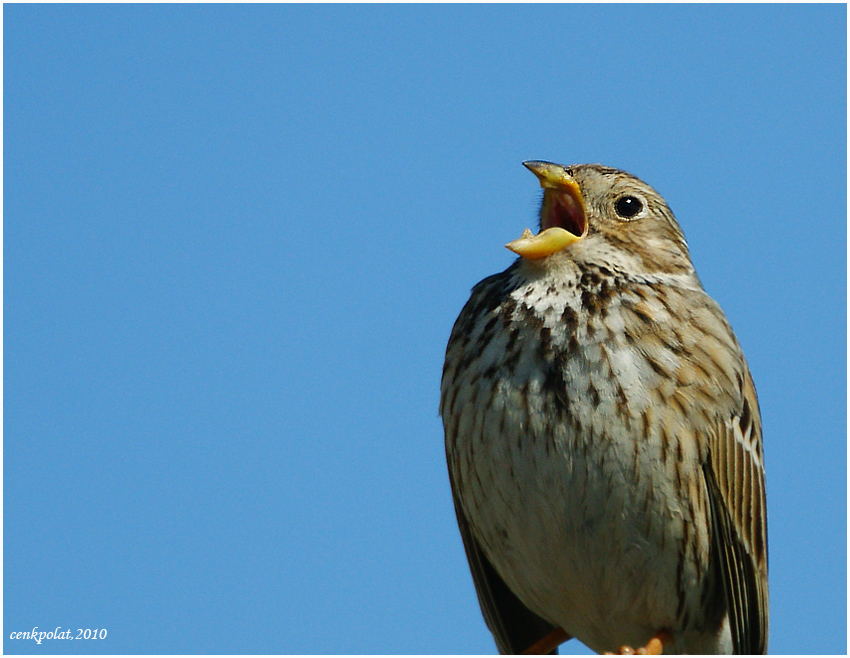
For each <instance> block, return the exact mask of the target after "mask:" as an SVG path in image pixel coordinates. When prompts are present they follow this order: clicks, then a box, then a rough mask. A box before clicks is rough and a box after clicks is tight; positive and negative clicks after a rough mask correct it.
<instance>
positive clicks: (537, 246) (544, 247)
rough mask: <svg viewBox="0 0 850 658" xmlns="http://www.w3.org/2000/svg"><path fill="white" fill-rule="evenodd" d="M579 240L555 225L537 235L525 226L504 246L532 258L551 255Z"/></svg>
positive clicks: (524, 256)
mask: <svg viewBox="0 0 850 658" xmlns="http://www.w3.org/2000/svg"><path fill="white" fill-rule="evenodd" d="M579 240H581V238H580V237H578V236H577V235H573V234H572V233H570V232H569V231H567V230H566V229H562V228H560V227H557V226H554V227H552V228H547V229H546V230H545V231H540V233H538V234H537V235H534V233H532V232H531V229H529V228H527V229H525V230H524V231H523V232H522V235H521V236H520V238H519V239H518V240H514V241H513V242H508V244H506V245H505V246H506V247H507V248H508V249H510V250H511V251H513V252H514V253H517V254H519V255H520V256H522V257H523V258H532V259H534V258H545V257H546V256H551V255H552V254H554V253H555V252H558V251H561V249H563V248H564V247H567V246H569V245H571V244H573V243H574V242H578V241H579Z"/></svg>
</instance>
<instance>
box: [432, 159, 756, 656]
mask: <svg viewBox="0 0 850 658" xmlns="http://www.w3.org/2000/svg"><path fill="white" fill-rule="evenodd" d="M524 164H525V166H526V167H527V168H528V169H530V170H531V171H532V172H533V173H534V174H535V175H536V176H537V178H538V179H539V181H540V184H541V186H542V187H543V202H542V206H541V209H540V229H541V230H540V232H539V233H538V234H537V235H534V234H532V232H531V231H530V230H529V229H526V230H525V232H524V233H523V234H522V237H520V238H519V239H518V240H515V241H514V242H511V243H510V244H508V245H507V247H508V248H509V249H511V250H512V251H514V252H516V253H517V254H518V255H519V257H518V258H517V259H516V261H515V262H514V263H513V264H512V265H511V266H510V267H508V268H507V269H506V270H505V271H504V272H501V273H500V274H495V275H493V276H490V277H488V278H486V279H484V280H483V281H481V282H480V283H479V284H478V285H476V286H475V287H474V288H473V290H472V295H471V297H470V299H469V301H468V302H467V303H466V305H465V306H464V308H463V310H462V311H461V313H460V316H459V317H458V319H457V321H456V322H455V325H454V328H453V329H452V333H451V337H450V339H449V343H448V347H447V349H446V360H445V365H444V368H443V378H442V385H441V395H440V413H441V415H442V418H443V427H444V430H445V440H446V458H447V462H448V469H449V478H450V481H451V488H452V494H453V498H454V503H455V511H456V513H457V521H458V525H459V526H460V533H461V536H462V538H463V544H464V547H465V549H466V555H467V558H468V560H469V566H470V569H471V571H472V577H473V581H474V583H475V588H476V591H477V593H478V600H479V602H480V604H481V610H482V612H483V614H484V619H485V621H486V623H487V626H488V627H489V629H490V631H491V632H492V633H493V636H494V638H495V641H496V646H497V648H498V650H499V652H500V653H503V654H509V653H549V652H553V653H557V646H558V645H559V644H560V643H561V642H563V641H564V640H566V639H568V638H569V637H574V638H577V639H578V640H579V641H581V642H583V643H584V644H586V645H587V646H588V647H590V648H591V649H593V650H594V651H597V652H600V653H602V652H606V653H609V652H610V653H630V652H633V651H634V652H637V653H661V652H663V653H695V654H715V653H716V654H732V653H734V654H761V653H765V652H766V649H767V630H768V586H767V513H766V502H765V488H764V461H763V453H762V436H761V417H760V414H759V406H758V400H757V398H756V391H755V387H754V385H753V379H752V377H751V375H750V372H749V369H748V367H747V363H746V361H745V360H744V355H743V353H742V351H741V347H740V345H739V344H738V341H737V339H736V338H735V335H734V333H733V332H732V329H731V327H730V326H729V323H728V321H727V319H726V317H725V316H724V314H723V311H722V310H721V309H720V307H719V306H718V304H717V303H716V302H715V301H714V300H713V299H711V297H709V296H708V295H707V294H706V292H705V291H704V290H703V288H702V285H701V283H700V281H699V279H698V278H697V274H696V272H695V271H694V266H693V264H692V263H691V258H690V254H689V251H688V246H687V243H686V242H685V237H684V234H683V233H682V230H681V228H680V227H679V225H678V223H677V222H676V219H675V218H674V216H673V213H672V211H671V210H670V208H669V207H668V206H667V204H666V202H665V201H664V199H663V198H662V197H661V196H660V195H659V194H658V193H657V192H656V191H655V190H654V189H653V188H651V187H650V186H649V185H647V184H646V183H644V182H642V181H641V180H639V179H638V178H636V177H634V176H632V175H630V174H628V173H626V172H623V171H619V170H616V169H611V168H608V167H603V166H600V165H572V166H562V165H558V164H553V163H550V162H541V161H533V162H525V163H524Z"/></svg>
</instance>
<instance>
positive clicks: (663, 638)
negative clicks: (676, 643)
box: [602, 631, 672, 656]
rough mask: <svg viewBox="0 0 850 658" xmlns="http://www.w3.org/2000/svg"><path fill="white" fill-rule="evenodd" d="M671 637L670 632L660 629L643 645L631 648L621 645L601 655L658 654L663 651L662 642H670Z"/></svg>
mask: <svg viewBox="0 0 850 658" xmlns="http://www.w3.org/2000/svg"><path fill="white" fill-rule="evenodd" d="M671 639H672V638H671V637H670V634H669V633H667V632H665V631H661V632H660V633H659V634H658V635H656V636H655V637H654V638H652V639H651V640H650V641H649V642H647V643H646V646H645V647H640V648H638V649H633V648H632V647H630V646H623V647H620V648H619V649H617V651H606V652H605V653H603V654H602V655H603V656H660V655H661V654H662V653H664V643H665V642H668V643H669V642H670V640H671Z"/></svg>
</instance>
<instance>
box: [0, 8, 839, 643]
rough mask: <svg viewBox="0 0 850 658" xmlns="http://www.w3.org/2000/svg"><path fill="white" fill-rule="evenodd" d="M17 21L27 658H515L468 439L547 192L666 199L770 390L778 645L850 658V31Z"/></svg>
mask: <svg viewBox="0 0 850 658" xmlns="http://www.w3.org/2000/svg"><path fill="white" fill-rule="evenodd" d="M3 15H4V27H5V30H4V37H5V41H4V76H5V87H4V110H5V114H4V149H5V150H4V165H5V168H4V231H5V232H4V239H5V250H4V266H5V267H4V302H5V306H4V317H5V328H4V329H5V332H4V344H5V349H4V361H5V370H4V378H5V379H4V381H5V399H4V419H5V424H4V453H3V454H4V503H5V504H4V581H3V582H4V638H5V639H4V644H3V648H4V650H5V652H6V653H488V652H492V651H493V650H494V645H493V643H492V640H491V638H490V635H489V633H488V632H487V630H486V628H485V626H484V623H483V621H482V619H481V615H480V612H479V610H478V605H477V601H476V598H475V593H474V590H473V586H472V582H471V578H470V576H469V573H468V570H467V565H466V560H465V558H464V554H463V549H462V547H461V542H460V537H459V535H458V532H457V528H456V525H455V519H454V514H453V510H452V505H451V499H450V494H449V486H448V479H447V475H446V471H445V464H444V456H443V437H442V426H441V423H440V420H439V418H438V416H437V404H438V397H439V380H440V372H441V367H442V361H443V353H444V349H445V343H446V341H447V339H448V336H449V331H450V329H451V326H452V323H453V322H454V319H455V317H456V316H457V314H458V312H459V311H460V309H461V306H462V305H463V303H464V302H465V300H466V299H467V296H468V294H469V290H470V288H471V287H472V286H473V285H474V284H475V283H476V282H477V281H479V280H480V279H482V278H483V277H485V276H487V275H489V274H492V273H494V272H497V271H500V270H502V269H504V268H505V267H507V266H508V265H509V264H510V262H511V260H512V258H513V256H512V254H510V253H509V252H508V251H507V250H506V249H504V247H503V245H504V244H505V243H506V242H508V241H509V240H511V239H513V238H516V237H518V236H519V234H520V233H521V231H522V229H523V228H525V227H526V226H527V225H532V224H533V223H534V221H535V217H536V212H537V204H538V200H539V197H540V194H539V188H538V185H537V182H536V180H535V179H534V177H533V176H532V175H531V174H530V173H529V172H528V171H526V170H525V169H524V168H523V167H522V166H521V164H520V163H521V161H522V160H527V159H543V160H553V161H556V162H563V163H578V162H601V163H603V164H606V165H609V166H614V167H618V168H621V169H626V170H628V171H631V172H632V173H634V174H636V175H638V176H640V177H641V178H643V179H644V180H646V181H647V182H648V183H650V184H651V185H653V186H654V187H655V188H656V189H657V190H659V191H660V192H661V193H662V194H663V195H664V196H665V197H666V199H667V201H668V202H669V204H670V205H671V207H672V208H673V210H674V212H675V213H676V215H677V217H678V219H679V221H680V223H681V224H682V226H683V228H684V230H685V233H686V235H687V237H688V240H689V243H690V246H691V251H692V255H693V259H694V262H695V264H696V267H697V270H698V272H699V274H700V276H701V278H702V280H703V283H704V285H705V287H706V289H707V290H708V291H709V293H710V294H712V295H713V296H714V297H715V298H716V299H717V300H718V301H719V302H720V303H721V305H722V306H723V308H724V309H725V311H726V313H727V315H728V316H729V318H730V321H731V322H732V325H733V327H734V328H735V330H736V332H737V335H738V338H739V340H740V342H741V344H742V345H743V347H744V350H745V353H746V355H747V358H748V360H749V363H750V367H751V369H752V372H753V375H754V377H755V381H756V385H757V388H758V392H759V397H760V401H761V409H762V415H763V418H764V437H765V449H766V454H767V485H768V502H769V524H770V525H769V532H770V569H771V604H772V606H771V612H772V616H771V638H770V641H771V645H770V648H771V650H772V651H773V652H776V653H845V652H846V620H847V611H846V601H847V597H846V583H847V578H846V575H847V572H846V566H847V560H846V539H847V523H846V520H847V510H846V501H847V488H846V486H847V477H846V466H847V463H846V455H847V449H846V411H847V407H846V399H847V398H846V390H847V389H846V356H847V352H846V331H847V329H846V281H847V278H846V271H847V268H846V246H847V245H846V235H847V228H846V226H847V225H846V177H847V166H846V143H847V134H846V8H845V6H843V5H827V6H824V5H804V6H800V5H781V6H776V5H756V6H754V5H735V6H702V5H687V6H671V5H652V6H636V5H619V6H595V5H594V6H592V5H578V6H557V5H545V6H527V5H523V6H511V5H498V6H488V5H466V6H442V5H436V6H350V5H333V6H274V5H260V6H231V5H212V6H209V5H190V6H164V5H153V6H151V5H144V6H130V5H89V6H77V5H5V6H4V8H3ZM35 626H38V627H39V629H40V630H43V631H46V630H53V629H55V628H56V627H61V629H63V630H64V629H72V633H73V634H76V629H78V628H82V629H86V628H91V629H95V628H97V629H107V631H108V635H107V637H106V638H105V639H102V640H97V641H95V640H88V641H87V640H80V641H64V640H53V641H49V640H45V641H44V642H43V643H42V644H41V645H38V644H36V643H35V642H33V641H31V640H29V641H25V640H10V639H9V635H10V633H11V632H15V631H26V630H31V629H32V628H33V627H35ZM571 651H579V652H580V651H582V648H581V647H580V646H579V645H578V644H577V643H575V642H572V643H570V644H567V645H565V646H564V647H562V652H571Z"/></svg>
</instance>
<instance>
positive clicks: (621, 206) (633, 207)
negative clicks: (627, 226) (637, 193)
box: [614, 196, 643, 219]
mask: <svg viewBox="0 0 850 658" xmlns="http://www.w3.org/2000/svg"><path fill="white" fill-rule="evenodd" d="M614 208H615V209H616V210H617V214H618V215H619V216H620V217H624V218H626V219H631V218H632V217H634V216H635V215H637V214H638V213H639V212H640V211H641V210H642V209H643V204H642V203H641V202H640V201H639V200H638V199H636V198H635V197H633V196H621V197H620V198H619V199H617V203H616V204H614Z"/></svg>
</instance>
